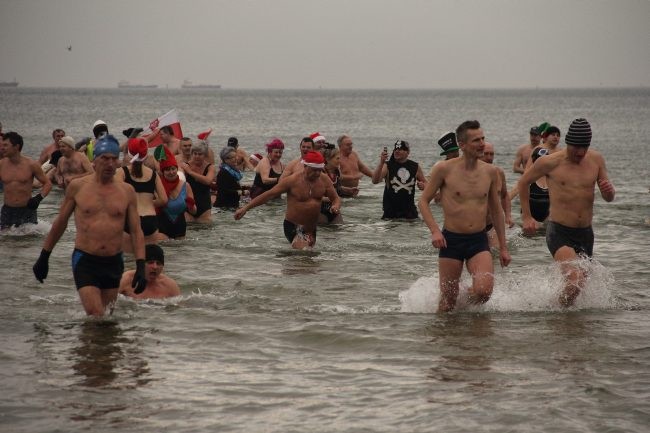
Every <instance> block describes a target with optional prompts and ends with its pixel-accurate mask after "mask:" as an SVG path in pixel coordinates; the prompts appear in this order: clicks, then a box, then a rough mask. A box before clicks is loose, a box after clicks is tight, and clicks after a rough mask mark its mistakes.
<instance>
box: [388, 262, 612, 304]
mask: <svg viewBox="0 0 650 433" xmlns="http://www.w3.org/2000/svg"><path fill="white" fill-rule="evenodd" d="M575 263H576V264H577V265H578V266H579V267H580V268H581V269H583V270H585V271H587V272H588V275H589V276H588V278H587V282H586V286H585V288H584V289H583V290H582V291H581V293H580V295H579V296H578V298H577V299H576V302H575V305H574V306H573V307H572V309H593V308H595V309H610V308H616V307H617V304H616V301H615V298H614V296H613V293H612V292H613V290H614V289H615V287H616V285H615V281H614V277H613V275H612V273H611V272H609V271H608V270H607V269H606V268H605V267H604V266H602V265H601V264H600V263H598V262H597V261H595V260H589V259H578V260H576V262H575ZM470 286H471V277H470V275H469V274H468V273H467V272H466V271H463V275H462V276H461V284H460V293H459V296H458V303H457V310H467V311H557V310H563V308H562V307H561V306H560V304H559V301H558V299H559V296H560V292H561V290H562V288H563V277H562V272H561V270H560V267H559V266H558V265H557V264H555V263H551V264H549V265H544V266H531V267H530V270H529V272H526V273H525V274H523V275H522V274H517V275H515V274H514V273H508V272H506V273H497V274H496V275H495V285H494V291H493V292H492V296H491V297H490V300H489V301H488V302H486V303H485V304H484V305H468V303H467V298H468V288H469V287H470ZM439 299H440V290H439V279H438V275H434V276H430V277H420V278H419V279H418V280H417V281H416V282H415V283H413V284H412V285H411V287H409V289H408V290H404V291H402V292H400V294H399V300H400V303H401V311H402V312H404V313H434V312H436V311H437V309H438V301H439Z"/></svg>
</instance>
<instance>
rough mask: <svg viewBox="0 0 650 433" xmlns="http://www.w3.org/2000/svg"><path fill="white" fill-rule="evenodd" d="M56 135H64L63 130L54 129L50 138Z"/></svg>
mask: <svg viewBox="0 0 650 433" xmlns="http://www.w3.org/2000/svg"><path fill="white" fill-rule="evenodd" d="M57 133H58V134H63V135H65V131H64V130H63V129H61V128H56V129H55V130H54V131H52V138H54V135H56V134H57Z"/></svg>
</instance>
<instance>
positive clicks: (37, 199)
mask: <svg viewBox="0 0 650 433" xmlns="http://www.w3.org/2000/svg"><path fill="white" fill-rule="evenodd" d="M42 200H43V196H42V195H41V194H40V193H38V194H36V195H35V196H34V197H32V198H30V199H29V200H27V207H28V208H29V209H36V208H38V205H39V204H41V201H42Z"/></svg>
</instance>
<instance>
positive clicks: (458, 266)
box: [438, 257, 463, 313]
mask: <svg viewBox="0 0 650 433" xmlns="http://www.w3.org/2000/svg"><path fill="white" fill-rule="evenodd" d="M462 272H463V262H462V261H461V260H456V259H450V258H446V257H440V258H439V259H438V273H439V275H440V302H439V303H438V312H441V313H445V312H448V311H451V310H453V309H454V307H455V306H456V299H457V298H458V283H459V281H460V274H461V273H462Z"/></svg>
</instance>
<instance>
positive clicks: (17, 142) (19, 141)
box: [2, 131, 23, 151]
mask: <svg viewBox="0 0 650 433" xmlns="http://www.w3.org/2000/svg"><path fill="white" fill-rule="evenodd" d="M2 139H3V140H8V141H9V143H11V145H12V146H18V150H20V151H22V150H23V136H22V135H20V134H19V133H17V132H14V131H9V132H5V133H3V134H2Z"/></svg>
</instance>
